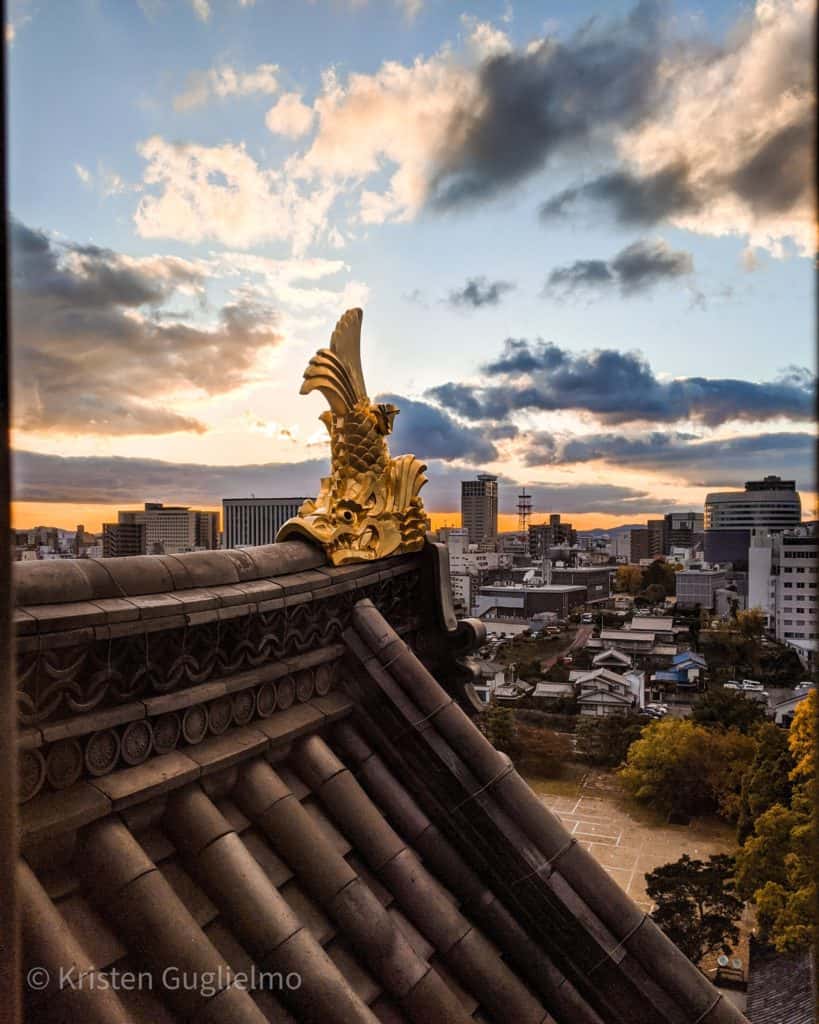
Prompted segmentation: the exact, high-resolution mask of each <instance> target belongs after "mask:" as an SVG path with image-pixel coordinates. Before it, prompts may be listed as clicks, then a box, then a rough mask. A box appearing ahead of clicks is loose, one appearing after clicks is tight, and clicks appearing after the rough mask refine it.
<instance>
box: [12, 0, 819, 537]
mask: <svg viewBox="0 0 819 1024" xmlns="http://www.w3.org/2000/svg"><path fill="white" fill-rule="evenodd" d="M7 8H8V10H7V17H8V21H7V24H6V46H7V53H8V60H9V71H8V91H9V144H8V149H7V153H8V160H9V193H10V195H9V199H10V209H11V216H12V225H11V245H12V335H13V377H14V388H13V408H12V417H13V435H12V437H13V446H14V452H15V454H14V471H15V504H14V508H13V519H14V523H15V525H16V526H18V527H25V526H32V525H35V524H38V523H47V524H48V525H56V526H63V527H70V528H73V526H74V525H75V524H76V523H79V522H82V523H84V524H85V526H86V527H87V528H88V529H99V527H100V523H101V522H102V521H103V520H104V519H105V520H107V519H110V518H112V510H114V509H116V508H122V507H129V506H130V507H134V506H138V505H140V504H141V503H142V502H143V501H146V500H159V501H166V502H174V503H187V504H192V505H196V506H199V507H216V506H218V505H219V503H220V502H221V499H222V498H224V497H236V496H247V495H249V494H255V495H257V496H260V497H261V496H293V495H296V496H301V495H305V496H306V495H310V494H315V493H316V491H317V489H318V483H319V479H320V477H321V476H322V475H324V474H325V473H326V467H327V461H328V454H329V453H328V445H327V439H326V432H325V430H324V428H323V426H322V425H321V424H320V423H319V422H318V420H317V417H318V415H319V413H320V412H322V411H323V401H322V399H321V398H320V396H319V395H317V394H312V395H309V396H305V397H303V396H300V395H299V387H300V383H301V374H302V371H303V369H304V368H305V366H306V365H307V362H308V360H309V358H310V356H311V355H312V354H313V352H314V351H315V350H316V349H317V348H319V347H321V346H324V345H326V344H327V343H328V341H329V336H330V334H331V332H332V329H333V326H334V324H335V322H336V320H337V319H338V318H339V316H340V315H341V314H342V313H343V312H344V310H346V309H348V308H350V307H353V306H360V307H362V308H363V309H364V324H363V332H362V358H363V365H364V372H365V378H366V382H367V388H368V392H369V394H370V395H371V396H372V397H373V398H376V397H377V398H378V399H379V400H388V401H392V402H394V404H395V405H397V406H398V407H399V408H400V409H401V410H402V411H401V413H400V415H399V416H398V417H397V419H396V422H395V431H394V435H393V437H392V438H391V448H392V452H393V454H399V453H401V452H408V451H409V452H413V453H414V454H416V455H417V456H418V457H419V458H421V459H423V460H424V461H425V462H426V463H427V465H428V467H429V468H428V474H427V475H428V477H429V483H428V484H427V485H426V487H425V489H424V492H423V496H424V499H425V502H426V505H427V508H428V510H429V511H431V512H432V513H435V517H434V518H435V520H436V521H439V522H442V521H449V522H454V521H455V519H456V512H457V509H458V504H459V493H460V488H459V481H460V480H462V479H465V478H469V477H471V476H473V475H474V474H475V473H476V472H478V471H490V472H495V473H497V474H498V475H499V477H500V481H501V487H500V494H501V510H502V512H503V513H505V514H506V515H507V516H510V514H511V513H513V511H514V505H515V502H516V495H517V493H518V491H519V489H520V487H521V486H522V485H525V486H527V488H528V490H529V492H530V493H531V494H532V495H533V506H534V510H535V512H536V513H537V514H538V515H541V516H543V515H547V514H549V513H551V512H561V513H563V514H564V518H569V519H571V520H572V521H573V522H574V523H576V524H577V525H578V526H579V527H581V528H591V527H595V526H614V525H616V524H619V523H627V522H641V521H644V520H645V518H646V517H648V516H653V515H657V514H660V513H663V512H667V511H671V510H673V509H701V508H702V504H703V500H704V496H705V494H706V493H707V492H708V491H709V490H720V489H732V488H735V487H741V486H742V485H743V483H744V481H745V480H748V479H753V478H759V477H761V476H764V475H767V474H769V473H777V474H779V475H781V476H783V477H786V478H789V479H796V481H797V485H798V487H799V489H800V490H801V492H802V494H803V508H804V512H805V514H806V516H810V517H812V516H814V515H815V504H816V493H815V492H816V484H815V481H814V470H813V466H814V436H815V429H814V425H813V416H814V392H815V380H816V366H815V352H814V337H815V327H814V309H815V302H814V269H815V263H814V260H815V254H816V240H815V233H814V232H815V224H816V217H815V210H814V205H813V203H814V199H813V195H812V188H811V185H812V180H813V169H812V151H813V138H812V132H813V116H814V115H813V106H814V103H815V99H814V82H813V77H812V45H813V26H812V18H813V4H812V3H811V2H810V0H757V2H756V3H755V4H754V3H750V2H746V3H738V2H735V0H727V2H722V0H709V2H708V3H707V4H699V5H696V4H694V5H689V4H685V3H660V2H654V0H639V2H637V3H636V4H635V3H620V2H612V0H608V2H606V3H603V2H602V0H576V2H573V3H571V4H568V3H556V2H551V3H549V2H544V3H540V2H535V0H526V2H522V0H519V2H517V3H514V2H503V0H501V2H496V0H493V2H474V3H457V2H454V0H287V2H285V0H116V2H114V0H65V2H61V3H60V4H54V5H48V6H46V5H42V4H38V3H36V2H30V0H10V2H9V3H8V4H7ZM783 55H787V59H783ZM503 522H504V525H511V522H512V520H511V518H509V519H504V521H503Z"/></svg>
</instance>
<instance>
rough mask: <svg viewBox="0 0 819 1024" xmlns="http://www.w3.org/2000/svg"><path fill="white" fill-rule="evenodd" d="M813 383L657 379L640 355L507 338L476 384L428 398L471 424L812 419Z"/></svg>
mask: <svg viewBox="0 0 819 1024" xmlns="http://www.w3.org/2000/svg"><path fill="white" fill-rule="evenodd" d="M815 383H816V382H815V378H814V377H813V375H812V374H811V373H810V371H809V370H807V369H805V368H798V367H797V368H793V367H791V368H788V369H787V370H785V371H783V373H782V374H781V375H780V377H779V378H778V379H777V380H774V381H766V382H760V383H757V382H755V381H748V380H738V379H732V378H707V377H682V378H678V379H675V380H660V379H659V378H658V377H657V376H656V375H655V373H654V371H653V370H652V368H651V367H650V365H649V364H648V363H647V362H646V360H645V359H644V358H643V357H642V356H641V355H640V354H639V353H636V352H620V351H617V350H615V349H596V350H594V351H592V352H588V353H573V352H570V351H568V350H567V349H561V348H559V347H558V346H557V345H555V344H553V343H552V342H544V341H536V342H529V341H527V340H526V339H514V338H510V339H508V340H507V342H506V345H505V348H504V351H503V353H502V355H501V357H500V358H499V359H497V360H495V361H494V362H492V363H490V364H488V365H487V366H485V367H484V368H483V378H482V380H481V381H480V383H479V384H478V385H477V386H473V385H468V384H462V383H457V382H450V383H447V384H444V385H441V386H440V387H436V388H433V389H432V390H431V391H430V392H429V394H430V396H431V397H433V398H434V399H435V400H436V401H438V402H440V404H441V405H443V406H445V407H446V408H448V409H451V410H452V411H453V412H454V413H455V414H456V415H458V416H462V417H463V418H464V419H467V420H484V419H490V420H505V419H507V418H508V417H509V416H510V415H511V414H512V413H514V412H518V411H522V410H535V411H554V410H561V409H563V410H565V409H574V410H580V411H583V412H588V413H591V414H593V415H594V416H596V417H598V418H599V419H600V420H601V421H602V422H604V423H609V424H619V423H630V422H638V421H658V422H666V423H671V422H674V421H677V420H693V421H698V422H700V423H702V424H704V425H707V426H712V427H713V426H717V425H719V424H721V423H724V422H727V421H731V420H745V421H751V422H753V421H760V420H770V419H776V418H779V417H784V418H786V419H791V420H805V421H806V420H810V419H812V418H813V409H814V391H815Z"/></svg>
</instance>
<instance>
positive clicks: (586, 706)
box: [569, 668, 645, 715]
mask: <svg viewBox="0 0 819 1024" xmlns="http://www.w3.org/2000/svg"><path fill="white" fill-rule="evenodd" d="M569 679H570V681H571V682H573V683H574V686H575V690H576V692H577V703H578V704H579V705H580V713H581V714H582V715H612V714H623V713H625V712H628V711H631V710H632V709H635V708H637V709H639V708H641V707H642V706H643V704H644V703H645V692H644V679H645V677H644V675H643V673H642V672H627V673H626V674H625V675H618V674H617V673H616V672H612V671H610V670H609V669H607V668H598V669H593V670H592V671H591V672H572V673H571V675H570V676H569Z"/></svg>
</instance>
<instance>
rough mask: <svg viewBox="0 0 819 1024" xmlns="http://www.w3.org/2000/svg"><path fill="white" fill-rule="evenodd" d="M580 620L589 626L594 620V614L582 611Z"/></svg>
mask: <svg viewBox="0 0 819 1024" xmlns="http://www.w3.org/2000/svg"><path fill="white" fill-rule="evenodd" d="M580 621H581V622H582V623H583V624H584V625H585V626H590V625H591V624H592V623H593V622H594V616H593V615H592V613H591V612H584V613H583V615H581V616H580Z"/></svg>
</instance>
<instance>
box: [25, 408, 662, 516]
mask: <svg viewBox="0 0 819 1024" xmlns="http://www.w3.org/2000/svg"><path fill="white" fill-rule="evenodd" d="M399 418H400V417H399ZM396 422H397V421H396ZM12 468H13V476H14V500H15V501H37V502H62V503H76V504H100V505H119V506H120V507H128V506H137V507H138V506H139V505H140V504H142V502H144V501H146V500H153V501H167V502H170V501H173V502H181V503H184V504H191V505H217V504H219V503H220V502H221V501H222V499H223V498H231V497H246V496H247V495H248V494H257V495H260V496H262V497H264V496H270V495H276V494H287V495H294V496H301V495H305V496H307V495H310V496H312V495H314V494H316V493H317V491H318V488H319V483H320V480H321V477H323V476H326V475H327V470H328V463H327V460H326V459H310V460H305V461H303V462H293V463H282V462H278V463H277V462H271V463H264V464H257V465H245V466H207V465H198V464H194V463H178V462H163V461H160V460H158V459H135V458H121V457H117V456H70V457H64V456H59V455H45V454H42V453H39V452H31V451H21V450H18V451H15V452H13V454H12ZM476 472H478V468H477V467H475V466H472V465H468V464H466V463H462V464H455V465H453V464H450V463H446V462H440V461H438V460H431V461H430V462H429V463H428V467H427V476H428V478H429V482H428V483H427V484H426V486H425V487H424V489H423V491H422V492H421V494H422V497H423V499H424V504H425V506H426V507H427V509H428V510H429V511H431V512H451V511H453V509H455V508H456V507H457V502H458V500H459V494H460V481H461V480H468V479H470V478H474V476H475V473H476ZM527 489H528V490H529V491H530V493H531V494H532V495H533V503H534V505H535V507H536V508H537V509H543V510H546V509H548V510H549V511H553V512H562V513H571V512H597V513H600V514H607V515H634V516H640V515H641V514H650V513H652V512H661V511H666V512H667V511H668V509H669V508H671V507H673V506H674V504H675V503H674V502H673V501H672V500H667V499H658V498H656V497H653V496H652V495H650V494H649V493H647V492H646V491H641V490H637V489H635V488H631V487H619V486H616V485H612V484H605V483H591V484H565V483H551V482H538V481H536V482H535V483H534V484H530V483H528V482H527ZM519 491H520V484H518V483H515V482H514V481H512V480H510V479H509V478H507V477H502V478H501V480H500V484H499V492H500V493H499V506H500V511H502V512H506V513H510V512H514V511H515V503H516V501H517V494H518V492H519Z"/></svg>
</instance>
